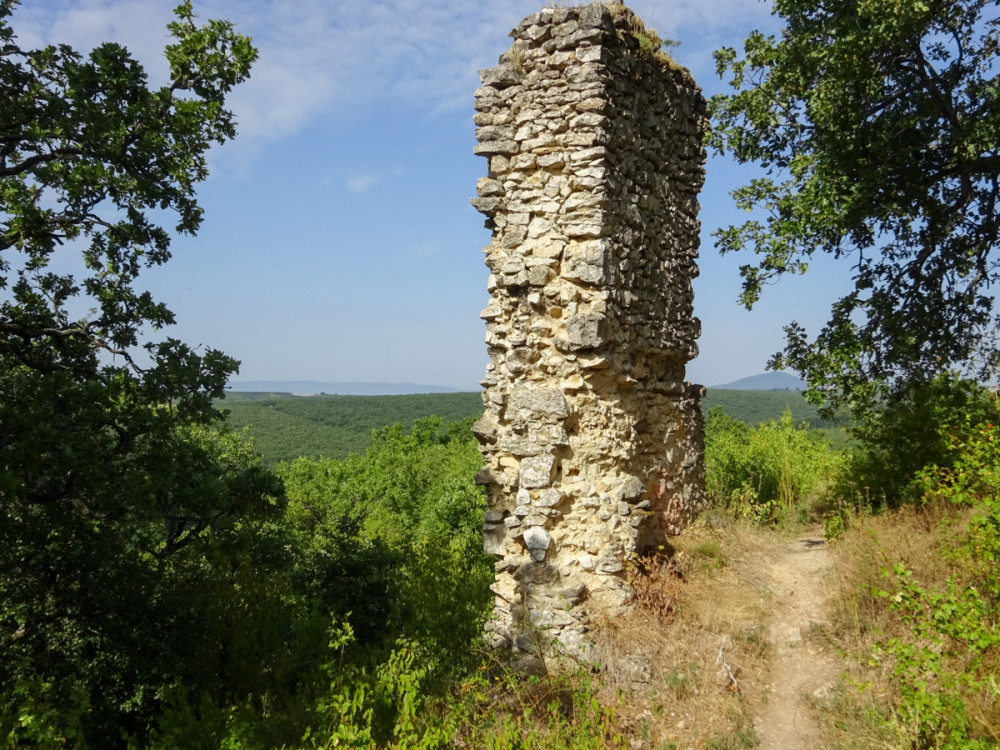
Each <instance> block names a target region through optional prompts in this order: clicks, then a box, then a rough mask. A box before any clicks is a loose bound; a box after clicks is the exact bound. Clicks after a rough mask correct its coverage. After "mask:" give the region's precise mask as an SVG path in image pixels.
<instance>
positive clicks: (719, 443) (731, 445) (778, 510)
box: [705, 407, 836, 523]
mask: <svg viewBox="0 0 1000 750" xmlns="http://www.w3.org/2000/svg"><path fill="white" fill-rule="evenodd" d="M835 461H836V458H835V455H834V453H833V451H832V449H831V447H830V445H829V444H828V443H827V441H826V439H825V437H824V436H823V435H822V434H821V433H817V432H815V431H808V430H805V429H800V428H797V427H796V425H795V423H794V422H793V421H792V417H791V414H790V413H788V412H785V414H784V415H782V417H781V419H780V420H778V421H767V422H762V423H761V424H760V425H759V426H757V427H750V426H749V425H747V424H746V423H744V422H740V421H739V420H736V419H733V418H732V417H730V416H729V415H727V414H726V413H725V412H724V411H723V410H722V409H721V407H715V408H713V409H712V410H711V411H710V412H709V413H708V418H707V420H706V424H705V482H706V485H707V489H708V493H709V497H710V498H712V500H713V502H714V503H715V504H716V505H719V506H721V507H726V508H729V509H730V510H732V511H733V512H734V513H735V514H736V515H738V516H740V517H746V518H751V519H753V520H755V521H757V522H758V523H773V522H775V521H777V520H778V519H779V518H780V517H781V516H782V514H783V513H785V512H786V511H787V510H788V509H789V508H791V507H793V506H794V505H796V504H797V503H799V502H800V501H802V500H803V499H805V498H806V497H807V496H808V495H810V494H811V493H815V492H817V491H819V490H820V489H821V488H822V484H823V481H824V479H826V478H827V477H828V476H829V475H830V473H831V471H832V468H833V466H834V465H835Z"/></svg>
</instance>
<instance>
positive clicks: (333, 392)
mask: <svg viewBox="0 0 1000 750" xmlns="http://www.w3.org/2000/svg"><path fill="white" fill-rule="evenodd" d="M228 390H230V391H234V392H238V393H246V392H255V393H293V394H295V395H296V396H315V395H318V394H320V393H325V394H327V395H329V396H405V395H407V394H410V393H458V389H457V388H449V387H448V386H446V385H419V384H417V383H321V382H319V381H316V380H236V381H233V382H231V383H230V384H229V388H228Z"/></svg>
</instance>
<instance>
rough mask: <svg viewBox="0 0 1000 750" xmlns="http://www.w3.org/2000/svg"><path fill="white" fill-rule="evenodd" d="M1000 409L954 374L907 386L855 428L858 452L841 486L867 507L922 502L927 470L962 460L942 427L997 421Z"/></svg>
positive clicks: (847, 464)
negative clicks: (920, 483)
mask: <svg viewBox="0 0 1000 750" xmlns="http://www.w3.org/2000/svg"><path fill="white" fill-rule="evenodd" d="M997 416H998V415H997V404H996V402H995V400H994V399H993V398H992V397H991V395H990V393H989V392H988V391H986V390H985V389H984V388H982V387H981V386H979V385H977V384H975V383H972V382H970V381H968V380H963V379H962V378H959V377H957V376H955V375H952V374H942V375H939V376H937V377H936V378H934V379H933V380H931V381H925V382H917V383H913V384H908V383H902V384H900V385H899V387H897V388H896V389H894V390H893V391H892V392H891V393H890V394H889V395H888V396H887V397H886V399H885V401H883V402H882V403H881V404H880V405H879V408H878V409H873V410H870V411H867V412H866V413H864V414H863V415H859V418H858V419H857V420H856V421H855V422H854V424H853V425H851V427H850V432H851V435H852V436H853V437H854V438H856V439H857V442H858V447H857V448H856V449H855V450H854V451H852V452H851V453H850V454H849V455H848V456H847V458H846V462H845V466H844V471H843V472H842V473H841V477H840V480H839V484H840V487H839V493H840V494H841V496H842V497H844V498H847V499H853V500H854V501H855V502H858V501H860V502H861V503H862V504H864V505H871V504H876V505H878V504H887V505H889V506H897V505H899V504H900V503H902V502H907V501H913V500H917V499H919V497H920V494H921V493H922V489H921V488H919V487H914V486H913V480H914V478H915V477H916V475H917V473H918V472H919V471H920V470H921V469H923V468H924V467H927V466H932V465H936V466H939V467H946V466H948V465H950V462H951V461H953V460H954V459H955V457H956V456H957V454H956V453H955V452H954V450H952V447H951V436H950V435H949V434H948V432H947V431H945V430H942V427H947V428H950V429H953V430H954V429H957V428H958V427H959V426H960V425H964V424H966V423H970V422H971V423H972V424H976V425H978V424H984V423H987V422H989V421H996V419H997Z"/></svg>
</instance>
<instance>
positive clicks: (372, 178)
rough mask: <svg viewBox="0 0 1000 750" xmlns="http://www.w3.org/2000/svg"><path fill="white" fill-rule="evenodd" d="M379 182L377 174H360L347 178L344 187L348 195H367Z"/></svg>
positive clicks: (380, 179) (379, 178)
mask: <svg viewBox="0 0 1000 750" xmlns="http://www.w3.org/2000/svg"><path fill="white" fill-rule="evenodd" d="M381 181H382V178H381V177H380V176H379V175H377V174H360V175H355V176H353V177H349V178H347V181H346V182H345V183H344V186H345V187H346V188H347V192H349V193H367V192H368V191H369V190H371V189H372V188H373V187H375V186H376V185H377V184H378V183H379V182H381Z"/></svg>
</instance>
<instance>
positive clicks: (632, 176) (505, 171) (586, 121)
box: [473, 3, 707, 671]
mask: <svg viewBox="0 0 1000 750" xmlns="http://www.w3.org/2000/svg"><path fill="white" fill-rule="evenodd" d="M643 33H644V29H643V26H642V23H641V22H640V21H639V20H638V19H637V18H636V17H635V16H634V15H633V14H632V13H631V11H629V10H628V9H626V8H625V7H624V6H622V5H620V4H609V5H605V4H601V3H596V4H593V5H588V6H584V7H574V8H546V9H544V10H542V11H541V12H540V13H537V14H535V15H532V16H529V17H528V18H526V19H525V20H524V21H523V22H522V23H521V24H520V25H519V26H518V27H517V28H516V29H514V31H513V32H512V33H511V36H513V37H514V43H513V45H512V46H511V48H510V49H509V50H508V51H507V52H506V53H504V54H503V55H502V56H501V58H500V61H499V65H497V66H496V67H494V68H490V69H488V70H483V71H481V72H480V76H481V78H482V82H483V86H482V87H481V88H479V89H477V91H476V103H475V106H476V116H475V121H476V124H477V126H478V129H477V131H476V137H477V140H478V142H479V145H478V146H477V147H476V153H478V154H480V155H482V156H484V157H486V159H487V160H488V162H489V170H488V174H487V176H486V177H484V178H482V179H480V180H479V182H478V185H477V193H478V196H479V197H477V198H475V199H473V204H474V205H475V206H476V207H477V208H478V209H479V210H480V211H481V212H482V213H484V214H485V215H486V216H487V217H488V221H487V226H488V227H490V228H491V229H492V230H493V237H492V242H491V244H490V245H489V246H488V247H486V248H485V250H484V252H485V256H486V265H487V266H488V267H489V269H490V276H489V282H488V289H489V292H490V294H491V297H492V298H491V301H490V304H489V306H488V307H487V308H486V309H485V310H483V313H482V318H483V319H484V320H485V321H486V343H487V347H488V350H489V355H490V364H489V366H488V368H487V373H486V377H485V379H484V380H483V381H482V385H483V387H484V393H483V399H484V403H485V405H486V412H485V414H484V415H483V417H482V419H480V420H479V421H478V422H477V423H476V426H475V428H474V432H475V433H476V435H477V437H478V439H479V441H480V446H481V450H482V452H483V456H484V458H485V467H484V469H483V470H482V471H481V472H480V474H479V476H478V477H477V481H479V482H480V483H481V484H484V485H485V486H486V488H487V496H488V505H489V509H488V511H487V513H486V519H485V524H484V531H483V533H484V548H485V549H486V551H487V552H489V553H491V554H494V555H496V556H497V562H496V581H495V582H494V584H493V586H492V589H493V592H494V594H495V606H494V613H493V617H492V619H491V621H490V622H489V624H488V626H487V638H488V640H489V642H490V643H491V644H492V645H493V646H494V647H497V648H506V649H510V650H511V651H512V652H513V653H514V655H515V658H516V660H517V661H518V663H519V665H520V667H521V668H522V669H524V670H526V671H533V670H536V669H538V668H539V666H540V664H541V662H540V660H541V659H543V658H545V656H546V655H547V654H549V653H550V652H551V650H552V649H553V647H554V646H555V645H556V643H557V642H558V648H559V649H560V650H562V651H565V652H568V653H570V654H574V655H577V656H580V657H582V658H586V657H587V649H588V647H589V645H590V644H589V642H588V639H587V633H588V629H589V627H590V624H591V623H592V622H593V618H595V617H600V616H609V615H612V616H613V615H614V613H615V612H617V611H620V610H621V608H622V607H626V606H628V605H629V604H630V601H631V599H632V596H633V591H632V590H631V588H630V586H629V585H628V583H627V581H626V576H625V566H626V565H627V563H628V560H629V558H630V556H631V555H633V554H634V553H636V552H640V551H642V550H644V549H649V548H655V547H657V546H658V545H660V544H663V543H664V542H665V540H666V538H667V536H668V535H670V534H676V533H679V532H680V530H681V529H682V528H683V527H684V526H686V525H687V524H689V523H690V522H691V521H692V520H693V519H694V518H695V517H696V516H697V514H698V513H699V512H700V510H701V509H702V508H703V506H704V504H705V488H704V428H703V423H702V418H701V410H700V400H701V397H702V395H703V394H704V389H703V388H702V387H701V386H696V385H691V384H689V383H686V382H685V380H684V377H685V373H684V370H685V365H686V363H687V362H688V361H690V360H691V359H692V358H693V357H694V356H695V355H696V354H697V344H696V339H697V338H698V335H699V333H700V324H699V322H698V320H697V318H695V317H694V314H693V292H692V288H691V280H692V279H693V278H694V277H695V276H696V275H697V272H698V269H697V265H696V263H695V260H696V258H697V248H698V231H699V228H700V225H699V222H698V202H697V195H698V192H699V190H700V189H701V186H702V183H703V181H704V161H705V154H704V149H703V147H702V137H703V134H704V132H705V128H706V122H707V121H706V110H705V102H704V100H703V98H702V96H701V92H700V89H699V88H698V87H697V86H696V85H695V83H694V81H693V80H692V79H691V77H690V75H689V73H688V72H687V71H686V70H684V69H682V68H680V67H679V66H677V65H676V64H675V63H673V62H672V61H670V60H669V58H667V57H666V56H665V55H663V54H662V53H654V52H653V51H651V50H650V46H649V44H648V39H647V40H646V42H647V43H645V44H644V43H643V41H644V40H643Z"/></svg>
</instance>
